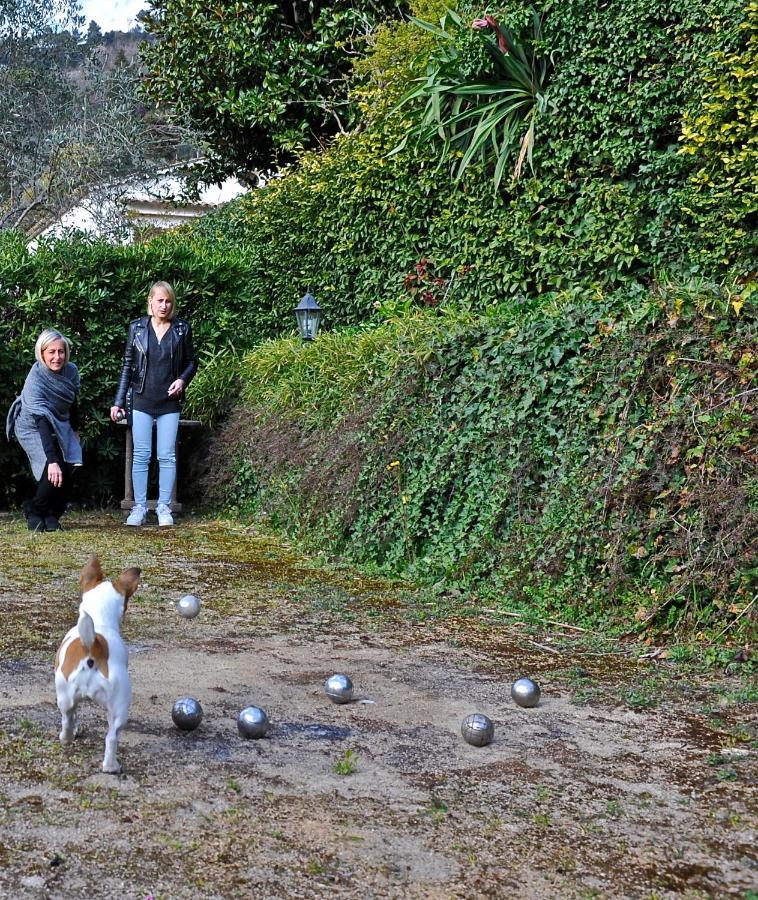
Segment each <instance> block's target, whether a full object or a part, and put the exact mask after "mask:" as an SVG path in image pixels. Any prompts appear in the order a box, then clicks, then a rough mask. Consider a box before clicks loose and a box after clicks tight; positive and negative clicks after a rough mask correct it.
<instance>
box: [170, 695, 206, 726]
mask: <svg viewBox="0 0 758 900" xmlns="http://www.w3.org/2000/svg"><path fill="white" fill-rule="evenodd" d="M171 718H172V719H173V720H174V725H176V727H177V728H178V729H179V730H180V731H194V730H195V729H196V728H197V726H198V725H199V724H200V722H201V721H202V719H203V707H202V706H200V703H199V701H197V700H195V698H194V697H180V698H179V699H178V700H177V701H176V703H174V705H173V707H172V709H171Z"/></svg>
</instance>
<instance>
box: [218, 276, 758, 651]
mask: <svg viewBox="0 0 758 900" xmlns="http://www.w3.org/2000/svg"><path fill="white" fill-rule="evenodd" d="M755 313H756V307H755V303H754V302H753V303H752V304H750V303H749V302H748V303H745V304H743V303H742V301H741V300H739V299H737V298H736V297H735V295H734V294H732V295H731V296H730V295H729V294H727V293H722V292H720V291H713V290H703V289H701V288H699V287H697V286H695V285H692V284H690V285H675V284H674V285H672V284H668V285H658V286H656V288H655V290H654V291H653V292H652V293H651V294H650V295H648V296H647V297H644V298H643V297H639V296H636V295H632V296H627V297H626V298H623V299H622V298H621V297H620V296H617V297H616V298H615V299H614V300H613V301H598V300H597V299H596V298H594V297H591V296H588V297H587V298H584V299H582V300H580V301H577V302H575V303H572V304H570V305H565V306H564V307H563V308H562V310H561V311H560V314H546V313H545V312H544V311H535V312H533V313H531V314H528V315H523V314H519V315H516V316H514V315H512V316H503V315H496V316H489V317H484V318H472V317H453V316H440V315H439V314H434V313H431V314H430V313H426V314H421V317H420V318H408V317H406V318H403V319H398V320H394V321H391V322H389V323H387V324H385V325H384V326H382V327H381V328H379V329H374V330H371V331H367V332H365V333H360V332H359V333H357V334H344V335H340V334H332V335H324V337H323V338H319V340H317V341H316V342H315V343H314V344H313V345H312V346H309V347H306V348H302V347H299V346H298V345H297V343H296V342H294V341H276V342H272V343H270V344H263V345H261V346H260V347H259V348H258V349H256V350H254V351H251V352H250V353H249V354H248V355H247V356H246V357H245V358H244V360H243V364H242V368H241V373H242V380H243V389H242V392H241V400H240V401H239V403H238V406H237V410H236V412H235V414H234V415H233V417H232V418H231V420H230V421H229V423H228V425H227V426H226V427H225V428H224V429H223V430H222V431H221V432H220V434H219V436H218V438H217V439H216V442H215V445H214V448H213V451H212V453H211V454H210V457H209V460H210V469H209V473H208V478H207V489H208V491H209V496H210V497H212V498H213V499H214V500H216V501H218V502H221V503H222V504H223V505H224V506H225V507H227V508H229V507H232V508H237V509H239V510H240V511H241V512H242V514H243V515H244V514H247V515H249V516H252V517H258V518H260V519H262V520H263V521H264V522H267V523H268V524H270V525H273V526H275V527H277V528H280V529H282V530H284V531H285V532H286V533H288V534H290V535H293V536H295V537H298V538H300V539H307V540H308V541H309V542H310V543H315V544H316V545H318V546H322V547H324V546H326V547H329V548H331V549H332V550H333V551H334V552H336V553H340V554H346V555H348V556H350V557H352V558H354V559H358V560H360V561H362V562H364V563H368V564H374V565H379V566H380V567H382V568H383V569H384V570H386V571H389V572H397V571H404V572H406V573H408V574H409V575H410V576H412V577H414V578H418V579H421V580H422V581H424V582H426V583H428V584H432V585H436V586H437V588H438V590H439V591H440V592H441V593H443V594H446V595H449V594H450V591H455V590H456V589H458V590H459V591H464V592H466V593H473V594H474V595H478V596H479V597H480V598H483V599H487V600H488V602H489V603H491V604H495V605H499V606H500V607H501V608H505V609H509V610H519V609H526V610H531V612H534V611H535V610H541V611H543V612H544V613H549V614H552V615H560V616H561V617H564V618H565V620H567V621H574V622H576V623H579V624H583V625H587V624H590V625H592V624H597V623H598V622H605V624H608V623H609V622H610V623H613V625H614V627H620V628H622V629H625V630H629V629H632V630H634V629H637V628H639V629H640V630H645V629H646V628H655V629H657V630H666V629H681V630H682V631H686V632H689V633H690V635H692V634H694V633H695V632H697V631H698V630H699V629H701V630H703V629H704V630H706V631H709V630H710V633H711V634H712V635H713V634H715V633H716V632H717V631H719V630H720V629H721V628H722V627H724V626H725V625H727V624H728V623H730V622H731V621H732V618H734V616H735V615H736V614H738V613H739V612H741V611H742V609H744V607H745V605H746V604H747V603H748V602H749V599H750V595H751V585H752V584H754V576H755V568H754V566H755V560H754V555H753V554H754V547H753V538H754V535H755V529H756V524H757V518H758V479H757V477H756V475H757V473H756V471H755V466H754V461H753V460H752V457H751V444H750V440H751V437H750V436H751V433H752V434H754V433H755V425H756V420H755V409H756V407H755V402H754V393H755V389H754V387H751V385H754V383H755V376H756V371H757V370H756V366H757V364H758V355H757V354H756V348H755V342H754V337H755V326H756V318H755ZM744 624H746V623H745V622H743V625H744Z"/></svg>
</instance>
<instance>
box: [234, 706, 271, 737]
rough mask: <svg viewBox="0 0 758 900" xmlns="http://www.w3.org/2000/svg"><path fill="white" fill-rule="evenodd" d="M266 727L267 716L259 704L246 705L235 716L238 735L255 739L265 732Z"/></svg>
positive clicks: (267, 723) (267, 722)
mask: <svg viewBox="0 0 758 900" xmlns="http://www.w3.org/2000/svg"><path fill="white" fill-rule="evenodd" d="M268 727H269V721H268V716H267V715H266V713H265V712H264V711H263V710H262V709H261V708H260V707H259V706H247V707H245V709H243V710H242V712H241V713H240V714H239V715H238V716H237V731H239V733H240V737H243V738H253V739H255V740H257V739H258V738H262V737H263V736H264V735H265V734H266V732H267V731H268Z"/></svg>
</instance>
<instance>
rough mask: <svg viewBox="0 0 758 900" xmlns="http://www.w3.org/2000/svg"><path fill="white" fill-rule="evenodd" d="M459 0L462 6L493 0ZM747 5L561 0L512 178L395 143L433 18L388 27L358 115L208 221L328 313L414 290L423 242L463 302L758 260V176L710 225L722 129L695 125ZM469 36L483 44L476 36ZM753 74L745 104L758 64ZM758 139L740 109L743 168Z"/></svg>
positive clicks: (267, 293)
mask: <svg viewBox="0 0 758 900" xmlns="http://www.w3.org/2000/svg"><path fill="white" fill-rule="evenodd" d="M749 6H750V8H751V9H752V7H753V6H754V4H751V5H749ZM458 8H459V10H460V11H461V12H462V13H463V15H464V18H465V17H466V15H468V16H471V18H473V17H474V15H476V14H478V13H480V12H481V8H480V7H479V6H475V5H473V4H470V3H459V4H458ZM489 11H490V12H492V13H493V14H495V15H500V14H501V13H500V12H499V11H498V10H497V9H494V10H493V9H490V10H489ZM502 15H503V17H504V18H505V19H507V20H508V21H509V23H510V24H511V25H512V26H513V27H514V28H517V29H518V28H519V27H524V26H525V24H526V10H525V5H524V4H517V5H516V6H515V7H509V9H508V11H507V13H506V12H503V13H502ZM751 16H752V18H753V19H754V18H755V13H754V12H750V9H748V10H747V12H746V10H745V6H744V4H743V3H742V2H739V0H725V2H718V3H717V2H714V0H667V2H658V0H630V2H629V3H625V4H611V5H605V6H603V7H602V8H601V7H598V5H597V4H596V3H594V2H590V0H561V2H555V3H552V4H550V5H549V7H547V9H546V12H545V23H544V34H545V47H544V52H545V53H550V54H552V55H553V58H554V61H555V68H554V75H553V79H552V83H551V86H550V96H551V101H552V105H553V111H552V113H550V114H548V115H546V116H544V117H543V118H542V120H541V121H540V122H539V123H538V130H537V144H536V148H535V154H534V174H533V175H531V176H530V177H525V178H523V179H522V180H521V181H520V182H518V183H517V184H510V185H507V186H506V187H505V188H504V189H503V190H502V191H501V192H500V193H499V194H498V195H497V196H493V191H492V181H491V172H490V171H489V170H488V169H487V168H481V167H480V168H479V169H478V170H473V169H472V170H471V171H470V175H469V176H467V177H466V178H465V179H464V180H463V182H462V183H460V184H457V185H456V184H453V183H452V181H451V178H450V175H449V171H448V169H449V167H448V166H447V165H442V166H440V165H438V163H439V160H438V152H439V148H437V147H435V146H431V145H430V146H424V147H412V146H411V147H407V148H406V150H405V151H404V152H402V153H400V154H398V155H395V156H390V155H389V154H390V152H391V151H392V149H393V148H395V147H396V146H397V145H398V143H399V142H400V140H401V138H402V136H403V135H404V134H405V133H406V132H407V130H408V129H409V128H410V126H411V125H412V123H413V119H412V115H411V112H410V111H408V110H405V111H403V113H401V114H394V115H390V114H389V112H388V103H387V102H386V100H385V99H384V94H386V93H388V94H389V95H390V97H393V98H396V97H397V95H398V93H401V92H402V88H403V87H404V86H407V84H408V83H409V79H410V78H411V77H413V76H414V74H418V73H419V72H421V71H423V57H424V55H425V54H426V55H427V56H428V54H429V52H430V43H429V42H430V36H429V34H428V33H426V32H423V31H421V29H418V28H417V27H416V26H414V25H412V24H410V23H406V24H404V25H402V26H392V27H389V28H385V29H384V30H383V31H382V32H381V35H380V38H379V40H378V41H377V49H376V52H375V55H374V57H373V58H371V59H369V60H368V61H367V62H365V63H363V64H362V68H361V74H362V76H363V77H364V78H369V83H368V85H364V86H363V87H362V88H361V94H360V96H361V99H362V103H363V107H364V109H365V111H366V117H367V118H366V123H365V125H364V127H363V129H362V130H361V131H359V132H357V133H353V134H350V135H347V136H344V137H342V138H340V139H339V140H338V141H337V142H336V143H335V145H334V146H333V147H332V148H330V150H329V151H328V152H326V153H322V154H311V155H305V156H304V158H303V160H302V165H301V166H300V167H299V168H298V169H297V170H294V171H291V172H289V173H287V174H286V175H285V177H284V178H281V179H277V180H275V181H274V182H272V183H271V184H270V185H269V186H268V187H266V188H265V189H264V190H262V191H257V192H255V193H254V194H253V195H251V196H249V197H246V198H244V199H242V200H241V201H239V202H238V203H236V204H233V205H232V206H231V207H230V208H228V209H226V210H224V211H223V212H221V213H219V214H218V215H215V216H211V217H209V218H208V219H206V220H205V221H203V223H202V224H201V225H200V226H199V228H198V234H199V235H201V236H202V237H203V238H205V239H207V240H209V241H212V242H215V241H218V242H221V243H226V242H228V243H231V244H232V245H241V246H244V247H245V248H246V249H247V250H248V252H249V253H250V254H251V258H252V260H254V262H253V267H254V269H255V272H256V281H255V285H254V288H253V295H254V298H255V302H256V304H261V305H262V304H266V303H271V304H272V305H273V307H274V308H275V309H279V310H281V309H282V308H283V307H284V306H285V304H286V303H287V302H288V300H287V294H286V289H287V286H288V285H290V284H292V283H293V282H295V283H298V284H299V285H300V288H301V289H305V288H306V287H310V288H311V289H312V290H313V292H314V293H315V294H316V296H317V298H318V299H319V301H320V302H321V303H322V306H324V307H325V310H326V314H327V316H328V317H329V318H330V321H331V323H332V324H338V323H351V322H356V321H358V320H360V319H361V318H362V317H365V316H367V315H370V314H371V312H372V309H373V306H374V305H375V303H376V302H377V301H380V302H386V301H393V302H401V301H402V300H403V299H404V298H406V295H405V293H404V289H403V280H404V277H405V276H406V274H407V273H408V272H409V271H411V270H412V267H413V266H414V265H415V264H416V263H417V262H418V261H419V260H420V259H422V258H426V259H429V260H431V261H432V262H433V264H434V268H435V273H436V274H437V276H438V277H440V278H442V279H444V280H445V281H449V280H450V279H451V278H453V277H454V278H455V281H454V284H453V287H452V290H451V292H450V295H449V300H450V301H451V302H454V303H457V304H459V305H462V306H464V307H468V308H473V309H479V310H482V309H485V308H487V307H489V306H492V305H499V304H500V303H502V302H503V300H504V299H506V300H508V299H510V302H512V303H515V302H519V301H521V300H523V298H524V297H529V298H531V300H532V301H535V300H536V302H541V303H546V302H552V301H555V300H557V301H558V302H570V301H571V300H572V298H573V297H575V296H578V295H584V294H585V293H586V291H587V289H588V288H590V289H592V290H594V291H596V292H597V294H598V296H603V295H605V294H607V293H608V292H610V291H613V290H614V289H615V288H616V287H618V286H619V285H622V284H628V283H636V284H642V285H647V284H649V283H650V281H651V280H652V279H653V278H654V277H655V275H656V273H657V272H660V271H661V270H668V271H678V272H680V273H681V272H683V273H685V274H696V273H700V274H704V275H705V276H706V277H709V278H714V277H721V275H723V274H724V273H726V272H728V271H731V272H734V273H736V274H740V275H747V274H749V273H750V272H751V271H752V270H753V268H754V265H755V259H756V243H755V240H756V239H755V229H754V228H751V227H750V222H751V221H752V219H751V217H754V216H755V204H754V203H753V205H752V207H751V204H750V202H749V196H752V197H753V198H754V194H749V193H748V190H747V188H748V183H747V182H746V181H744V179H743V186H742V188H741V190H742V194H741V195H740V197H741V199H740V202H739V204H737V205H736V206H735V204H734V203H732V202H731V201H730V197H729V192H727V191H721V192H718V191H713V192H712V193H711V194H709V196H708V198H707V200H708V206H707V225H708V227H702V226H703V224H704V221H705V220H704V218H703V216H704V215H705V213H704V212H703V210H702V207H703V201H702V184H701V180H702V175H701V174H700V173H701V172H702V168H703V166H704V165H706V164H707V165H708V166H710V167H711V168H713V166H716V163H717V157H716V154H715V150H714V149H713V148H714V147H716V148H718V145H717V144H715V143H713V141H712V142H711V143H708V142H700V143H699V142H697V141H695V140H694V139H693V138H692V121H693V120H694V119H693V117H697V114H698V111H699V110H701V108H702V105H703V103H704V102H705V101H709V100H710V101H713V102H714V103H716V104H717V105H718V103H719V100H718V98H719V91H720V87H719V85H718V84H715V83H714V69H715V68H716V67H717V62H715V60H716V61H717V60H718V59H720V58H722V56H723V55H724V54H726V55H727V58H728V59H729V60H731V63H732V68H733V69H738V68H739V67H738V64H737V62H735V60H737V61H738V60H739V59H740V58H741V57H740V54H743V55H744V54H746V53H747V52H748V47H749V45H750V41H752V40H753V39H752V32H751V30H750V29H749V28H748V27H746V21H747V18H748V17H751ZM458 39H459V40H460V42H461V46H462V49H463V51H464V59H468V58H469V57H468V56H466V53H468V52H469V47H470V44H471V41H472V37H471V35H470V34H469V33H462V34H461V35H460V36H459V38H458ZM393 49H394V52H393ZM414 50H416V51H418V52H419V53H420V54H421V59H420V60H418V61H417V63H416V67H415V69H414V68H409V61H410V60H412V59H413V58H414V55H415V54H414ZM477 52H479V51H478V50H477ZM471 53H474V51H473V50H471ZM714 54H716V56H714ZM719 54H721V56H719ZM469 56H470V54H469ZM485 74H486V73H485ZM371 79H373V81H371ZM741 85H742V92H743V94H744V95H745V96H742V95H741V96H740V98H738V99H739V103H740V104H741V106H740V109H745V108H746V106H745V104H746V102H747V99H746V98H747V97H749V96H752V94H751V91H752V92H754V89H755V84H754V81H751V80H749V79H748V80H747V81H746V82H744V81H743V82H742V83H741ZM734 103H737V100H733V101H732V105H734ZM722 105H724V104H722ZM729 108H730V107H729V102H727V103H726V104H725V109H724V111H723V116H727V117H728V116H729ZM717 115H718V114H717V113H716V112H714V113H713V115H712V117H711V118H712V119H713V120H714V121H716V122H718V118H717ZM683 117H685V118H686V121H687V123H688V126H687V127H688V129H689V130H688V131H687V134H686V135H685V133H684V131H683ZM712 130H713V129H712ZM746 139H747V138H746V132H745V129H744V128H742V130H740V129H737V130H736V131H735V133H734V136H733V137H731V140H732V142H733V149H734V152H735V154H737V155H738V156H739V159H740V166H741V169H740V171H742V172H747V171H748V170H749V168H750V165H751V161H752V172H753V173H754V171H755V168H756V153H755V144H754V142H752V143H749V144H746V143H745V142H746ZM743 145H744V146H743ZM709 148H710V149H709ZM722 149H723V148H722ZM743 150H744V152H743ZM704 153H705V154H708V153H710V154H711V158H710V161H704V159H703V154H704ZM746 177H747V176H746ZM462 273H466V277H465V279H463V278H461V277H460V276H461V274H462Z"/></svg>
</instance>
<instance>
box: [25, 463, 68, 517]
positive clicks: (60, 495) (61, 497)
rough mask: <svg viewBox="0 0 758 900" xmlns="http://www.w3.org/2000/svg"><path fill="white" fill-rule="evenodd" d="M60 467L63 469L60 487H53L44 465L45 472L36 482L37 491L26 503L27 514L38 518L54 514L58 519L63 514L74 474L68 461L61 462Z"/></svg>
mask: <svg viewBox="0 0 758 900" xmlns="http://www.w3.org/2000/svg"><path fill="white" fill-rule="evenodd" d="M61 469H62V471H63V484H62V485H61V486H60V487H55V486H54V485H53V484H51V482H50V480H49V478H48V477H47V466H45V472H44V474H43V476H42V478H40V480H39V481H38V482H37V492H36V493H35V495H34V496H33V497H32V499H31V500H29V502H28V503H27V504H26V515H27V516H39V517H40V519H46V518H47V517H48V516H54V517H55V518H56V519H60V517H61V516H62V515H63V513H64V512H65V510H66V504H67V503H68V498H69V497H70V496H71V479H72V476H73V474H74V467H73V466H70V465H69V464H68V463H63V465H62V466H61Z"/></svg>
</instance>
